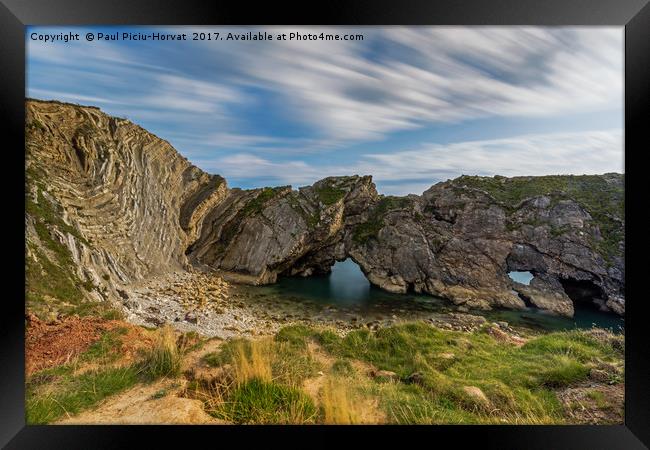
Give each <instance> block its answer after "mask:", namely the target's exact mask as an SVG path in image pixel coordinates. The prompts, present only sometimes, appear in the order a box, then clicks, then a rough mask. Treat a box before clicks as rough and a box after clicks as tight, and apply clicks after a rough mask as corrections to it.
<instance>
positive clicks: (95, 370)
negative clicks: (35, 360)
mask: <svg viewBox="0 0 650 450" xmlns="http://www.w3.org/2000/svg"><path fill="white" fill-rule="evenodd" d="M125 333H126V328H117V329H115V330H112V331H108V332H105V333H104V334H103V335H102V336H101V337H100V339H99V340H98V341H97V342H95V343H94V344H93V345H92V346H90V347H89V348H88V349H87V350H86V351H85V352H83V353H82V354H80V355H78V356H77V357H75V358H74V359H73V360H71V361H69V362H67V363H65V364H63V365H60V366H56V367H52V368H49V369H45V370H41V371H39V372H36V373H34V374H32V375H31V376H30V377H29V378H28V379H27V381H26V401H25V406H26V408H25V409H26V421H27V423H28V424H45V423H50V422H53V421H55V420H57V419H59V418H61V417H62V416H64V415H74V414H77V413H79V412H81V411H83V410H85V409H89V408H92V407H93V406H95V405H97V404H98V403H99V402H101V401H102V400H104V399H105V398H107V397H110V396H111V395H115V394H117V393H119V392H122V391H124V390H125V389H128V388H130V387H132V386H134V385H135V384H137V383H139V382H151V381H153V380H156V379H158V378H160V377H178V376H179V375H180V362H181V358H182V352H183V349H179V348H178V347H177V345H176V339H175V336H174V333H173V331H171V329H170V328H161V329H159V330H158V331H157V332H156V335H155V339H154V343H153V345H152V346H151V347H150V348H148V349H147V350H146V351H143V352H142V353H141V354H140V355H139V358H138V359H137V360H136V361H135V362H133V363H131V364H127V365H121V364H119V363H117V362H118V361H117V360H118V359H119V357H120V356H121V355H120V354H119V350H118V349H119V348H120V341H121V339H122V337H121V336H122V335H124V334H125Z"/></svg>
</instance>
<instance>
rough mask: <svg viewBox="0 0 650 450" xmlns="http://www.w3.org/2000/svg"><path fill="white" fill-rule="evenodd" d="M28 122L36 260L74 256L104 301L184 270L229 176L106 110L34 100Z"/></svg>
mask: <svg viewBox="0 0 650 450" xmlns="http://www.w3.org/2000/svg"><path fill="white" fill-rule="evenodd" d="M25 120H26V174H27V192H26V194H27V198H26V201H27V214H26V227H27V254H28V257H31V258H32V259H33V260H38V259H39V255H40V256H41V259H46V260H49V261H50V262H54V263H55V264H58V265H60V266H61V265H65V263H69V264H68V265H69V266H71V267H72V269H73V272H74V273H73V274H72V275H71V281H72V283H73V284H75V285H78V284H85V285H86V286H88V287H89V289H87V290H86V293H87V294H88V295H89V296H90V297H93V298H95V299H102V298H108V297H109V296H113V297H114V296H116V295H119V291H118V290H121V289H120V288H121V287H122V286H125V285H129V284H130V283H133V282H135V281H137V280H141V279H144V278H147V277H149V276H151V275H154V274H156V273H164V272H167V271H169V270H172V269H177V268H180V267H182V265H183V264H184V263H185V262H186V258H185V255H184V252H185V249H186V248H187V246H188V245H189V244H190V243H191V241H192V240H193V239H194V236H195V235H197V234H198V232H199V230H200V226H201V223H202V221H201V219H202V214H204V213H205V212H206V211H207V209H209V207H210V206H211V204H213V203H217V202H218V201H220V200H221V198H222V197H223V195H224V193H225V182H224V180H223V179H222V178H221V177H218V176H211V175H208V174H206V173H204V172H203V171H201V170H200V169H198V168H196V167H194V166H192V165H191V164H190V163H189V162H188V161H187V160H186V159H185V158H183V157H182V156H181V155H180V154H179V153H178V152H176V150H174V149H173V148H172V147H171V146H170V145H169V143H167V142H166V141H163V140H162V139H159V138H157V137H156V136H154V135H152V134H150V133H148V132H146V131H145V130H143V129H142V128H140V127H138V126H137V125H134V124H133V123H131V122H129V121H127V120H123V119H118V118H114V117H109V116H107V115H105V114H103V113H102V112H101V111H99V110H98V109H96V108H91V107H77V106H73V105H66V104H60V103H55V102H38V101H28V102H27V105H26V118H25ZM52 216H55V217H52ZM53 219H56V220H53ZM61 245H62V246H63V248H61V247H60V246H61ZM57 253H58V254H59V256H61V255H62V256H61V257H60V258H56V256H57ZM68 253H69V254H68ZM28 259H29V258H28ZM40 265H41V266H43V264H40ZM69 268H70V267H65V269H69ZM28 288H29V286H28Z"/></svg>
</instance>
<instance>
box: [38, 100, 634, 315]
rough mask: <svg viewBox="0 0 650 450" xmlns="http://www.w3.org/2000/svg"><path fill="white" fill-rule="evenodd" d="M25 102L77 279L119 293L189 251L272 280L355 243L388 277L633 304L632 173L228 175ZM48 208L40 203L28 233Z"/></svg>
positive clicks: (41, 175)
mask: <svg viewBox="0 0 650 450" xmlns="http://www.w3.org/2000/svg"><path fill="white" fill-rule="evenodd" d="M27 109H28V113H27V118H26V124H27V130H28V149H27V172H28V178H29V174H30V173H33V174H34V175H33V176H32V179H33V182H32V183H31V184H30V183H29V179H28V185H29V189H30V191H29V192H30V193H31V194H30V195H32V196H33V199H34V201H38V199H39V195H40V198H41V199H43V198H45V197H43V196H47V199H49V200H51V201H52V202H53V203H55V204H56V205H58V206H57V208H60V209H61V213H60V215H61V217H62V218H63V220H64V222H65V224H66V225H63V226H56V224H54V225H52V224H51V223H50V224H49V226H48V230H49V232H50V235H56V236H57V239H58V240H59V241H60V242H61V243H63V244H65V245H66V246H67V248H69V249H70V251H71V253H72V258H73V260H74V262H75V267H76V268H77V272H79V278H80V279H84V278H83V277H86V279H92V280H93V283H95V284H98V285H99V284H101V279H102V278H103V277H104V275H106V276H107V277H108V280H105V281H107V283H104V284H106V285H109V289H108V291H109V293H110V292H113V290H116V289H118V286H128V284H129V283H132V282H134V281H136V280H138V279H142V278H145V277H148V276H151V275H152V274H155V273H156V272H161V271H162V272H164V271H168V270H172V269H174V268H178V267H181V266H183V265H185V264H187V263H188V262H189V263H190V264H191V265H194V266H198V267H202V268H206V269H209V270H218V271H219V272H220V273H221V274H222V275H224V276H226V277H230V279H231V280H234V281H240V282H246V283H252V284H264V283H273V282H275V281H276V280H277V278H278V277H279V276H310V275H313V274H321V273H327V272H329V271H330V269H331V266H332V265H333V264H334V263H335V262H336V261H341V260H344V259H346V258H348V257H351V258H352V259H353V260H354V261H355V262H357V263H358V264H359V266H360V267H361V269H362V270H363V272H364V273H365V274H366V277H367V278H368V280H369V281H370V282H371V283H373V284H375V285H377V286H379V287H380V288H382V289H385V290H388V291H391V292H407V291H409V290H414V291H416V292H424V293H429V294H433V295H439V296H442V297H445V298H448V299H449V300H451V301H453V302H454V303H456V304H466V305H468V306H472V307H482V308H490V307H492V306H503V307H510V308H523V307H524V306H526V304H528V305H532V306H536V307H538V308H541V309H545V310H548V311H552V312H555V313H558V314H562V315H566V316H571V315H573V304H574V303H573V302H574V300H575V299H576V298H578V297H579V295H577V294H576V292H580V289H582V291H584V290H585V289H586V290H587V291H589V293H590V298H593V297H596V301H598V302H599V304H600V305H601V306H602V308H603V309H609V310H612V311H615V312H616V313H619V314H623V313H624V311H625V300H624V262H623V258H622V255H623V251H624V239H623V237H624V232H623V230H624V222H623V206H622V205H623V176H622V175H617V174H606V175H601V176H549V177H518V178H510V179H508V178H504V177H494V178H484V177H466V176H464V177H460V178H457V179H455V180H450V181H447V182H443V183H438V184H436V185H434V186H432V187H431V188H430V189H429V190H427V191H425V192H424V193H423V195H421V196H417V195H409V196H407V197H391V196H383V195H379V194H378V193H377V191H376V189H375V185H374V184H373V182H372V179H371V177H370V176H351V177H333V178H326V179H324V180H321V181H319V182H317V183H315V184H314V185H312V186H307V187H302V188H300V189H298V190H293V189H292V188H291V187H290V186H284V187H276V188H264V189H252V190H241V189H229V188H228V187H227V185H226V183H225V180H224V179H223V178H221V177H218V176H214V175H212V176H211V175H208V174H206V173H204V172H202V171H201V170H200V169H198V168H196V167H194V166H192V165H190V163H189V162H188V161H187V160H185V159H184V158H182V157H181V156H180V155H179V154H178V153H177V152H176V151H175V150H174V149H173V148H172V147H171V146H170V145H169V144H168V143H167V142H165V141H163V140H160V139H158V138H157V137H155V136H153V135H151V134H149V133H147V132H146V131H144V130H142V129H141V128H139V127H137V126H136V125H134V124H132V123H130V122H128V121H126V120H121V119H115V118H110V117H108V116H106V115H104V114H102V113H101V112H100V111H98V110H97V109H94V108H87V107H78V106H72V105H63V104H58V103H48V102H32V101H30V102H28V108H27ZM39 186H40V187H39ZM39 193H40V194H39ZM42 201H43V200H41V202H42ZM46 201H47V200H46ZM35 220H36V219H35V218H34V217H32V216H30V214H29V211H28V214H27V223H28V243H29V241H30V233H29V230H30V223H32V224H33V223H35ZM66 226H70V227H71V230H68V232H67V233H66V232H64V231H62V228H66ZM71 231H72V232H71ZM76 233H77V234H78V235H79V237H80V238H77V237H75V236H74V235H75V234H76ZM38 235H39V233H36V232H32V233H31V236H32V237H33V239H32V241H33V242H36V241H37V240H38V237H39V236H38ZM83 241H87V243H84V242H83ZM41 250H42V251H40V252H39V253H40V254H41V255H43V254H44V253H45V250H46V249H43V248H42V246H41ZM29 251H30V250H29V245H28V253H29ZM32 253H35V252H32ZM35 256H38V255H35ZM510 271H530V272H532V273H533V275H534V278H533V281H532V282H531V283H530V285H522V284H519V283H516V282H514V281H512V280H511V279H510V278H509V277H508V275H507V273H508V272H510ZM104 278H105V277H104ZM100 291H101V289H100ZM118 293H119V292H118ZM570 295H571V296H572V297H573V298H571V297H570Z"/></svg>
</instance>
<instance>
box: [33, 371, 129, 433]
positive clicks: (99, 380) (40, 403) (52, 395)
mask: <svg viewBox="0 0 650 450" xmlns="http://www.w3.org/2000/svg"><path fill="white" fill-rule="evenodd" d="M44 374H45V375H47V373H44V372H40V373H39V374H35V375H33V376H32V377H31V378H32V380H36V381H31V382H30V381H28V382H27V399H26V408H25V409H26V421H27V423H28V424H30V425H36V424H45V423H49V422H52V421H54V420H57V419H59V418H61V417H62V416H64V415H66V414H69V415H74V414H77V413H79V412H80V411H82V410H84V409H87V408H90V407H92V406H94V405H96V404H98V403H99V402H100V401H102V400H103V399H105V398H106V397H108V396H110V395H114V394H116V393H118V392H120V391H122V390H124V389H127V388H129V387H131V386H133V385H135V384H136V383H137V382H138V381H139V380H140V378H139V374H138V371H137V369H136V368H134V367H121V368H109V369H105V370H99V371H92V372H87V373H84V374H82V375H78V376H74V375H72V373H71V371H70V369H67V368H57V369H55V370H51V371H50V373H49V375H50V376H51V377H54V380H53V381H51V382H50V383H43V382H42V380H43V379H44ZM52 374H54V375H52ZM50 380H51V378H50ZM39 381H41V382H40V383H39Z"/></svg>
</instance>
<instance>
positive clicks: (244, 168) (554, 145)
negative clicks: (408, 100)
mask: <svg viewBox="0 0 650 450" xmlns="http://www.w3.org/2000/svg"><path fill="white" fill-rule="evenodd" d="M622 145H623V136H622V132H621V130H607V131H600V130H596V131H588V132H581V133H552V134H539V135H524V136H515V137H511V138H504V139H492V140H481V141H466V142H457V143H452V144H448V145H439V144H425V145H422V146H421V147H420V148H417V149H414V150H404V151H400V152H394V153H390V154H366V155H362V157H361V158H360V159H359V160H357V161H356V162H353V163H350V164H329V165H318V166H314V165H310V164H308V163H307V162H305V161H300V160H294V161H290V162H275V161H271V160H269V159H265V158H261V157H259V156H255V155H251V154H237V155H233V156H228V157H224V158H217V159H213V160H205V161H201V164H202V166H204V167H206V168H208V169H210V170H211V171H213V172H215V173H219V174H221V175H223V176H225V177H226V179H228V178H231V179H232V178H235V179H261V180H264V181H266V182H269V181H270V182H271V183H269V184H291V185H294V186H300V185H306V184H312V183H313V182H315V181H317V180H319V179H322V178H324V177H327V176H336V175H355V174H357V175H372V176H373V179H374V181H375V182H376V183H377V184H378V185H379V186H380V189H379V190H380V192H383V193H386V194H394V195H405V194H409V193H413V194H421V193H422V192H423V191H424V190H425V189H427V188H429V187H430V186H431V185H432V184H435V183H437V182H439V181H444V180H446V179H449V178H455V177H457V176H460V175H463V174H465V175H484V176H493V175H504V176H509V177H511V176H522V175H549V174H557V175H562V174H564V175H567V174H575V175H581V174H600V173H606V172H623V157H622V155H623V150H622ZM273 181H275V183H272V182H273Z"/></svg>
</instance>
